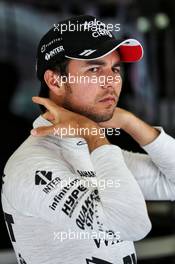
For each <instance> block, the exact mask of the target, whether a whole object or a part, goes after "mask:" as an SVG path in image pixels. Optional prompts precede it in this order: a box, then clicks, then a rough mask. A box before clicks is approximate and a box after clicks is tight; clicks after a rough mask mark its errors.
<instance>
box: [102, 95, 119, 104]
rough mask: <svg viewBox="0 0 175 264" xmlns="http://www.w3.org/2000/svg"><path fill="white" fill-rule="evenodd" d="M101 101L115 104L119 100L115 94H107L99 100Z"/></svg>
mask: <svg viewBox="0 0 175 264" xmlns="http://www.w3.org/2000/svg"><path fill="white" fill-rule="evenodd" d="M99 102H100V103H108V104H109V103H110V104H114V103H116V102H117V100H116V98H115V97H114V96H107V97H105V98H103V99H101V100H100V101H99Z"/></svg>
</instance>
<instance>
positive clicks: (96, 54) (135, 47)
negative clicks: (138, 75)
mask: <svg viewBox="0 0 175 264" xmlns="http://www.w3.org/2000/svg"><path fill="white" fill-rule="evenodd" d="M114 50H117V51H118V52H119V55H120V60H121V61H122V62H137V61H139V60H141V59H142V57H143V47H142V45H141V44H140V42H139V41H138V40H136V39H126V40H124V41H122V42H120V43H117V40H115V39H112V40H110V41H107V42H105V43H103V44H102V45H101V46H100V47H98V48H97V49H91V50H90V49H89V50H87V52H86V50H85V51H84V52H83V51H81V52H79V53H78V52H76V53H78V54H67V55H65V57H66V58H70V59H77V60H94V59H99V58H102V57H104V56H106V55H108V54H109V53H111V52H112V51H114ZM88 51H89V52H88ZM88 54H89V55H88Z"/></svg>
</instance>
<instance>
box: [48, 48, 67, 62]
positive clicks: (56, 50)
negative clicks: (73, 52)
mask: <svg viewBox="0 0 175 264" xmlns="http://www.w3.org/2000/svg"><path fill="white" fill-rule="evenodd" d="M63 50H64V48H63V46H59V47H57V48H55V49H53V50H51V51H50V52H49V53H46V55H45V60H47V61H48V60H50V59H51V58H52V57H54V56H55V55H57V54H58V53H60V52H61V51H63Z"/></svg>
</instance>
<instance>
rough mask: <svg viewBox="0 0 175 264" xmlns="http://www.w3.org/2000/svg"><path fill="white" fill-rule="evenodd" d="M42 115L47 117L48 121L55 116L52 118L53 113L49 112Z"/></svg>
mask: <svg viewBox="0 0 175 264" xmlns="http://www.w3.org/2000/svg"><path fill="white" fill-rule="evenodd" d="M42 117H44V118H45V119H47V120H48V121H53V120H54V119H55V118H54V115H52V114H51V113H49V112H45V113H44V114H43V115H42Z"/></svg>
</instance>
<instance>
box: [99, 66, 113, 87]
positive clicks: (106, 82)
mask: <svg viewBox="0 0 175 264" xmlns="http://www.w3.org/2000/svg"><path fill="white" fill-rule="evenodd" d="M114 78H115V74H114V72H113V71H111V70H108V71H105V72H104V73H103V78H101V81H100V86H101V87H102V88H103V89H110V90H114V89H115V82H114Z"/></svg>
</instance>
